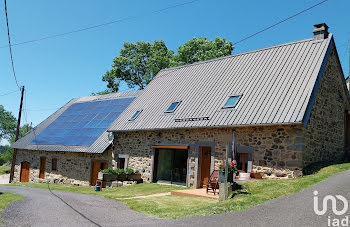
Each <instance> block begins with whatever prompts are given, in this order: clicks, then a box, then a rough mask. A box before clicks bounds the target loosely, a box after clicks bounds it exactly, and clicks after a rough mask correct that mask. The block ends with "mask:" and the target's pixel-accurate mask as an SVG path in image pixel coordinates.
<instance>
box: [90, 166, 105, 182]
mask: <svg viewBox="0 0 350 227" xmlns="http://www.w3.org/2000/svg"><path fill="white" fill-rule="evenodd" d="M107 168H108V164H107V163H106V162H92V170H91V185H92V186H95V185H96V180H97V177H98V173H99V172H100V170H102V169H107ZM102 186H103V187H105V184H103V185H102Z"/></svg>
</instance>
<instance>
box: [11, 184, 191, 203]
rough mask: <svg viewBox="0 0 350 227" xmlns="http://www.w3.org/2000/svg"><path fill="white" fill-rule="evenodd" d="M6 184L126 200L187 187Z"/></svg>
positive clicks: (158, 185)
mask: <svg viewBox="0 0 350 227" xmlns="http://www.w3.org/2000/svg"><path fill="white" fill-rule="evenodd" d="M6 186H27V187H33V188H43V189H48V188H49V187H50V189H51V190H59V191H69V192H76V193H81V194H93V195H99V196H104V197H106V198H110V199H116V200H124V199H127V198H132V197H135V196H147V195H152V194H158V193H166V192H170V191H171V190H181V189H186V188H185V187H179V186H172V185H160V184H152V183H144V184H135V185H130V186H125V187H115V188H107V189H105V188H104V189H103V190H102V191H101V192H95V191H94V189H93V188H92V187H85V186H74V185H67V184H50V185H49V184H43V183H41V184H40V183H15V184H10V185H6Z"/></svg>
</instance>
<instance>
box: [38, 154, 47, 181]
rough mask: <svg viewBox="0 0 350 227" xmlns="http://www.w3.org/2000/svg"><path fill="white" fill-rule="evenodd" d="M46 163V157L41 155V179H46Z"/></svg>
mask: <svg viewBox="0 0 350 227" xmlns="http://www.w3.org/2000/svg"><path fill="white" fill-rule="evenodd" d="M45 165H46V157H40V172H39V178H41V179H45Z"/></svg>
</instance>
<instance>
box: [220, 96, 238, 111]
mask: <svg viewBox="0 0 350 227" xmlns="http://www.w3.org/2000/svg"><path fill="white" fill-rule="evenodd" d="M240 98H241V96H240V95H233V96H230V97H229V98H228V99H227V101H226V103H225V105H224V106H223V107H222V108H224V109H225V108H235V107H236V105H237V103H238V101H239V99H240Z"/></svg>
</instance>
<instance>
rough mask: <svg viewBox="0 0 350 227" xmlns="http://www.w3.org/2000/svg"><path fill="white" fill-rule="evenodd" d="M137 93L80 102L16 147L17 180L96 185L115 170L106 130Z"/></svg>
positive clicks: (65, 108)
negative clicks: (107, 171) (101, 176)
mask: <svg viewBox="0 0 350 227" xmlns="http://www.w3.org/2000/svg"><path fill="white" fill-rule="evenodd" d="M139 93H140V92H139V91H131V92H121V93H114V94H108V95H99V96H89V97H82V98H76V99H72V100H71V101H69V102H68V103H67V104H66V105H64V106H63V107H62V108H60V109H59V110H57V111H56V112H55V113H54V114H52V115H51V116H50V117H48V118H47V119H46V120H44V121H43V122H42V123H40V124H39V125H38V126H37V127H35V128H34V130H32V131H30V132H29V133H28V134H27V135H25V136H24V137H22V138H21V139H19V140H18V141H17V142H16V143H14V144H13V145H12V147H13V148H15V149H17V157H16V164H15V168H14V181H15V182H18V181H21V182H28V181H30V182H51V183H66V184H76V185H95V183H96V180H97V175H98V172H99V171H100V170H101V169H105V168H108V167H111V166H112V165H113V152H112V140H113V138H112V137H111V136H113V135H112V134H111V133H108V132H107V131H106V130H107V128H108V127H109V126H110V125H111V124H112V123H113V121H114V120H116V119H117V118H118V116H119V115H120V114H121V113H122V112H123V110H124V109H125V108H126V107H127V106H128V105H129V104H130V103H131V102H132V101H133V100H134V99H135V97H136V96H137V95H138V94H139Z"/></svg>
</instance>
